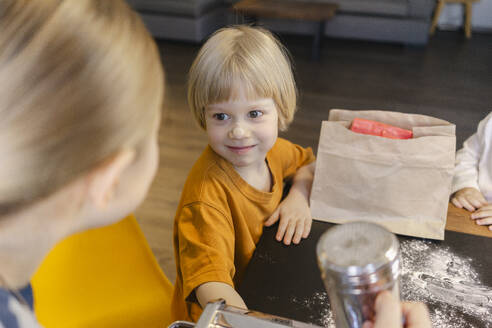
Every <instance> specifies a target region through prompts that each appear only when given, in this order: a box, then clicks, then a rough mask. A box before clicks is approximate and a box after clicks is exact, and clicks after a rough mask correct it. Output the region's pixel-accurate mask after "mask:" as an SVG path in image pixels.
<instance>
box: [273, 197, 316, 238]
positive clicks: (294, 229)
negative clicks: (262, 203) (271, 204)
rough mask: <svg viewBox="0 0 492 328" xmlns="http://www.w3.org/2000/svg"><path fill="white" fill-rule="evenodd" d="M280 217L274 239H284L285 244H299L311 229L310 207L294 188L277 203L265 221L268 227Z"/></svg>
mask: <svg viewBox="0 0 492 328" xmlns="http://www.w3.org/2000/svg"><path fill="white" fill-rule="evenodd" d="M279 219H280V223H279V226H278V231H277V235H276V239H277V240H278V241H281V240H282V239H283V240H284V244H285V245H290V243H291V241H292V242H293V243H294V244H299V242H300V241H301V238H307V237H308V236H309V232H310V231H311V223H312V218H311V209H310V208H309V203H308V200H307V199H306V197H305V196H304V195H303V194H302V193H301V192H299V191H297V190H296V189H294V188H291V190H290V192H289V194H288V195H287V197H285V199H284V200H283V201H282V202H281V203H280V204H279V206H278V207H277V209H276V210H275V212H273V214H272V215H271V216H270V217H269V218H268V220H266V221H265V226H267V227H269V226H271V225H272V224H274V223H275V222H277V221H278V220H279Z"/></svg>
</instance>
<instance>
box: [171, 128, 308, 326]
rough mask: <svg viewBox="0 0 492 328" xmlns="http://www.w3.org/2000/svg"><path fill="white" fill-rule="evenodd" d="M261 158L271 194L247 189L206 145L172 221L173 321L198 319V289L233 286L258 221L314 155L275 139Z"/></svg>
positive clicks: (245, 261) (252, 245)
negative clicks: (210, 284)
mask: <svg viewBox="0 0 492 328" xmlns="http://www.w3.org/2000/svg"><path fill="white" fill-rule="evenodd" d="M266 159H267V163H268V166H269V168H270V172H271V174H272V189H271V192H263V191H259V190H257V189H255V188H253V187H252V186H250V185H249V184H248V183H247V182H246V181H244V180H243V179H242V178H241V176H240V175H239V174H238V173H237V172H236V171H235V170H234V168H233V167H232V165H231V164H230V163H229V162H228V161H226V160H225V159H223V158H222V157H221V156H219V155H217V154H216V153H215V152H214V151H213V150H212V148H210V146H208V147H207V148H206V149H205V151H204V152H203V153H202V155H201V156H200V158H199V159H198V160H197V162H196V163H195V165H194V166H193V168H192V169H191V172H190V174H189V175H188V179H187V180H186V183H185V185H184V188H183V192H182V194H181V201H180V203H179V206H178V210H177V212H176V217H175V219H174V254H175V259H176V269H177V275H176V283H175V285H174V295H173V300H172V304H171V311H172V315H173V318H174V320H188V321H190V320H191V321H195V322H196V321H197V320H198V318H199V317H200V314H201V312H202V309H201V307H200V305H199V304H198V301H197V300H196V298H195V295H194V290H195V288H197V287H198V286H200V285H201V284H203V283H206V282H212V281H215V282H223V283H226V284H228V285H230V286H232V287H233V288H234V287H235V285H237V283H238V282H239V281H240V279H241V275H242V274H243V272H244V270H245V269H246V266H247V265H248V262H249V260H250V259H251V256H252V255H253V252H254V250H255V248H256V244H257V243H258V241H259V239H260V236H261V234H262V232H263V222H264V221H265V220H266V219H267V218H268V217H269V216H270V215H271V214H272V213H273V211H274V210H275V209H276V208H277V206H278V205H279V203H280V200H281V198H282V191H283V187H284V179H286V178H289V177H293V176H294V174H295V173H296V171H297V170H298V169H299V168H300V167H302V166H304V165H307V164H309V163H311V162H313V161H314V155H313V152H312V150H311V148H303V147H300V146H298V145H295V144H293V143H291V142H289V141H287V140H285V139H281V138H278V139H277V141H276V143H275V145H274V146H273V147H272V149H271V150H270V151H269V152H268V154H267V157H266Z"/></svg>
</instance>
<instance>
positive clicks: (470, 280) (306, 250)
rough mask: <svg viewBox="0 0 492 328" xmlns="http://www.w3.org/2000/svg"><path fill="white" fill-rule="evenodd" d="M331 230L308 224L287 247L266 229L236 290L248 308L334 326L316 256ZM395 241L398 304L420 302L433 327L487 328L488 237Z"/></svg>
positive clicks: (491, 316) (490, 305) (491, 309)
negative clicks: (320, 242)
mask: <svg viewBox="0 0 492 328" xmlns="http://www.w3.org/2000/svg"><path fill="white" fill-rule="evenodd" d="M331 226H333V224H330V223H326V222H320V221H313V226H312V230H311V234H310V236H309V237H308V238H307V239H305V240H303V241H301V243H300V244H299V245H291V246H286V245H284V244H282V243H279V242H277V241H276V240H275V238H274V237H275V233H276V231H277V226H274V227H270V228H265V230H264V233H263V236H262V237H261V239H260V242H259V243H258V245H257V249H256V251H255V253H254V255H253V258H252V260H251V262H250V263H249V266H248V268H247V271H246V273H245V276H244V278H243V281H242V282H241V285H240V286H239V293H240V294H241V296H242V297H243V299H244V300H245V302H246V304H247V305H248V307H249V308H250V309H253V310H257V311H261V312H264V313H270V314H275V315H279V316H283V317H287V318H291V319H295V320H299V321H304V322H310V323H314V324H317V325H321V326H325V327H330V326H333V318H332V317H331V312H330V310H329V300H328V296H327V294H326V292H325V288H324V286H323V283H322V281H321V276H320V272H319V269H318V265H317V261H316V252H315V249H316V243H317V241H318V239H319V237H320V236H321V235H322V233H323V232H324V231H326V229H328V228H329V227H331ZM398 239H399V241H400V245H401V250H402V255H401V257H402V274H401V279H400V286H401V287H400V290H401V295H402V299H405V300H418V301H423V302H425V303H426V304H427V305H428V306H429V310H430V313H431V319H432V321H433V326H435V327H442V328H446V327H450V328H454V327H486V328H489V327H492V273H491V271H492V239H491V238H487V237H481V236H476V235H470V234H464V233H460V232H454V231H446V235H445V240H444V241H431V240H426V239H420V238H411V237H404V236H398ZM333 327H334V326H333Z"/></svg>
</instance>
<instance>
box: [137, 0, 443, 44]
mask: <svg viewBox="0 0 492 328" xmlns="http://www.w3.org/2000/svg"><path fill="white" fill-rule="evenodd" d="M237 1H238V0H128V2H129V3H130V5H131V6H132V7H133V8H134V9H135V10H136V11H137V12H139V13H140V15H141V16H142V18H143V20H144V22H145V24H146V25H147V27H148V28H149V30H150V31H151V33H152V34H153V35H154V36H155V37H156V38H162V39H173V40H183V41H191V42H197V43H200V42H202V41H203V40H204V39H205V38H206V37H207V36H208V35H209V34H210V33H212V32H213V31H215V30H216V29H218V28H220V27H223V26H226V25H228V24H237V23H242V21H241V20H240V19H239V17H238V16H237V14H236V13H234V12H233V11H231V10H230V8H231V7H232V5H234V4H235V3H236V2H237ZM292 1H298V2H310V3H333V4H338V6H339V8H338V10H337V14H336V15H335V16H334V17H333V18H332V19H330V20H329V21H328V22H327V23H326V26H325V27H324V31H323V32H324V35H325V36H329V37H335V38H350V39H363V40H372V41H381V42H396V43H403V44H413V45H424V44H426V43H427V40H428V37H429V27H430V23H431V18H432V11H433V9H434V5H435V2H434V1H433V0H371V1H367V0H310V1H307V0H292ZM259 23H260V24H261V25H264V26H265V27H266V28H269V29H271V30H273V31H275V32H280V33H290V34H305V35H312V34H313V32H314V31H315V29H316V28H318V24H317V23H316V22H306V21H302V20H285V19H278V18H265V19H260V20H259Z"/></svg>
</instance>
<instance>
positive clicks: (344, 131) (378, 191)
mask: <svg viewBox="0 0 492 328" xmlns="http://www.w3.org/2000/svg"><path fill="white" fill-rule="evenodd" d="M356 117H358V118H363V119H369V120H374V121H378V122H382V123H386V124H390V125H394V126H397V127H400V128H403V129H408V130H412V131H413V138H412V139H389V138H383V137H379V136H372V135H366V134H360V133H356V132H352V131H350V130H349V128H350V124H351V122H352V120H353V119H354V118H356ZM455 149H456V136H455V125H454V124H451V123H449V122H447V121H444V120H441V119H437V118H434V117H430V116H426V115H417V114H404V113H397V112H388V111H376V110H368V111H351V110H341V109H332V110H331V111H330V114H329V120H328V121H323V123H322V127H321V134H320V139H319V146H318V153H317V158H316V172H315V176H314V182H313V187H312V191H311V200H310V201H311V213H312V216H313V218H314V219H317V220H321V221H328V222H333V223H345V222H352V221H361V220H362V221H370V222H374V223H378V224H381V225H383V226H385V227H386V228H387V229H389V230H390V231H392V232H394V233H397V234H402V235H409V236H415V237H422V238H432V239H440V240H442V239H444V227H445V225H446V216H447V209H448V201H449V194H450V192H451V180H452V177H453V170H454V159H455Z"/></svg>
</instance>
